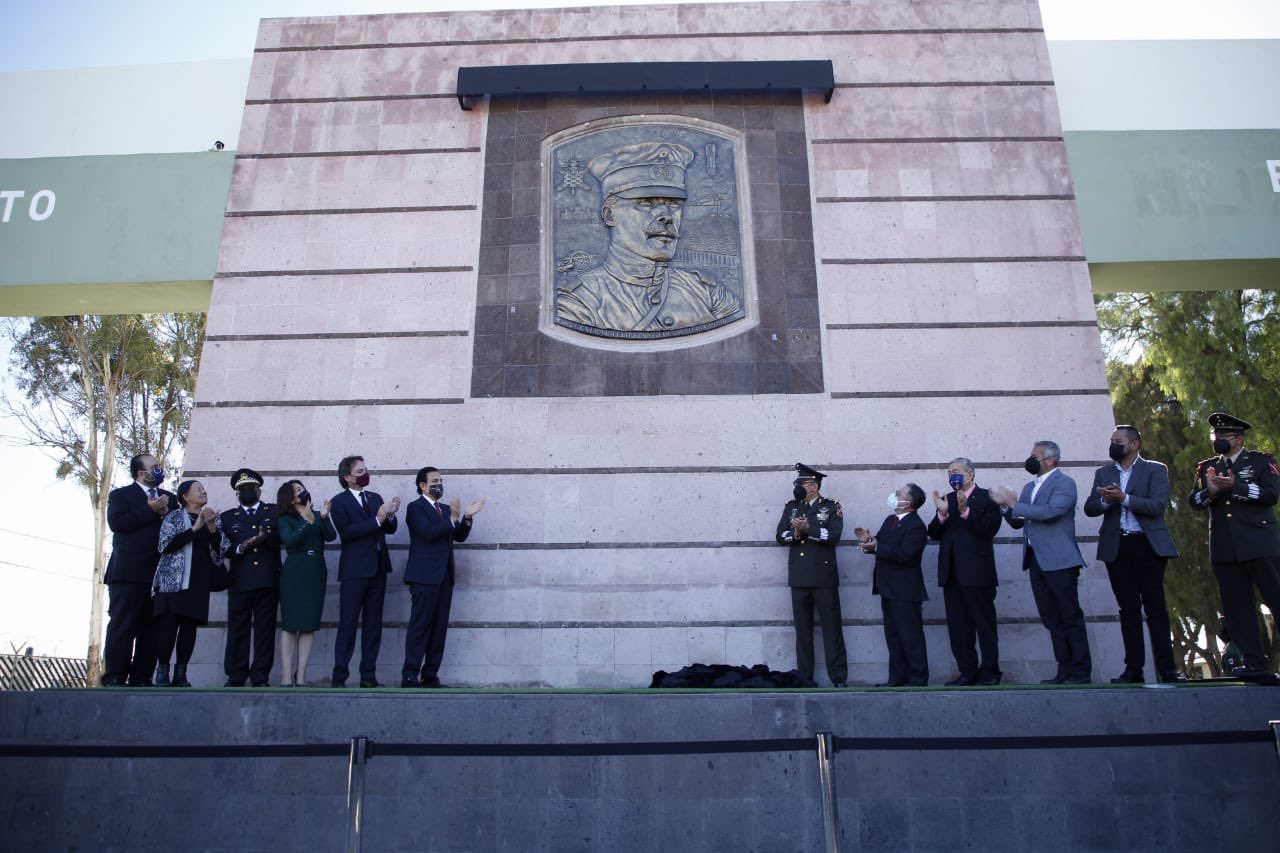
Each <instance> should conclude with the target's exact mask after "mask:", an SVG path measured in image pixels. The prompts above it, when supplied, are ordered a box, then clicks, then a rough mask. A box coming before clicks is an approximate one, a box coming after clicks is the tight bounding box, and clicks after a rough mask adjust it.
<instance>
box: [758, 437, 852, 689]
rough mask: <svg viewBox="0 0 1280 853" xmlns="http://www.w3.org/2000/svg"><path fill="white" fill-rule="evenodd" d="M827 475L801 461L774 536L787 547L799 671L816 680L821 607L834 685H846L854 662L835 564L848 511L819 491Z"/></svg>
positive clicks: (805, 676)
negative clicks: (849, 651) (850, 657)
mask: <svg viewBox="0 0 1280 853" xmlns="http://www.w3.org/2000/svg"><path fill="white" fill-rule="evenodd" d="M826 476H827V475H826V474H823V473H821V472H819V471H815V470H813V469H812V468H810V467H809V466H808V465H804V464H802V463H800V462H797V463H796V478H795V480H793V481H792V484H791V485H792V496H793V498H794V499H793V500H790V501H787V505H786V506H784V507H783V508H782V518H781V519H779V520H778V530H777V534H776V536H775V538H776V539H777V542H778V544H779V545H786V546H787V547H788V554H787V585H788V586H790V587H791V613H792V618H793V619H794V620H795V625H796V671H797V672H799V673H800V675H801V676H803V677H804V678H805V679H807V680H809V681H813V669H814V659H813V612H814V610H817V611H818V624H820V625H821V626H822V650H823V654H824V655H825V656H826V659H827V660H826V662H827V676H828V677H829V678H830V679H831V684H832V686H833V687H844V686H845V683H846V682H847V681H848V680H849V662H848V655H847V654H846V652H845V648H844V626H843V624H842V621H843V620H842V618H841V616H840V574H839V570H838V568H837V566H836V545H838V544H839V543H840V534H841V533H842V532H843V531H844V511H843V510H841V509H840V502H839V501H833V500H830V499H828V498H824V497H823V496H822V495H821V494H820V491H819V490H820V489H821V486H822V479H823V478H824V477H826Z"/></svg>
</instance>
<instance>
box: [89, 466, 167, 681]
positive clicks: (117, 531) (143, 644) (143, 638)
mask: <svg viewBox="0 0 1280 853" xmlns="http://www.w3.org/2000/svg"><path fill="white" fill-rule="evenodd" d="M129 474H130V476H132V477H133V482H132V483H130V484H129V485H127V486H121V487H120V488H118V489H112V490H111V494H109V495H107V526H108V527H110V528H111V560H110V561H109V562H108V563H107V573H106V576H105V577H104V578H103V580H104V581H105V583H106V584H107V593H108V595H109V596H110V604H109V606H108V608H107V612H108V614H109V615H110V617H111V620H110V621H109V622H108V623H107V637H106V642H105V643H104V644H103V647H102V664H103V666H102V686H103V687H124V686H125V685H126V684H127V685H129V686H131V687H149V686H150V685H151V683H152V681H151V679H152V677H153V675H154V671H155V667H156V629H155V621H154V617H153V616H152V612H151V581H152V580H153V579H154V578H155V574H156V564H157V563H159V562H160V550H159V547H158V546H159V542H160V522H161V520H162V519H163V518H164V517H165V515H166V514H167V513H168V512H169V511H170V510H174V509H177V508H178V499H177V498H176V497H174V496H173V494H172V493H170V492H166V491H165V490H164V489H162V488H160V484H161V483H162V482H163V481H164V469H162V468H161V467H160V463H159V462H157V461H156V458H155V457H154V456H151V455H149V454H141V455H139V456H135V457H133V458H132V459H130V460H129Z"/></svg>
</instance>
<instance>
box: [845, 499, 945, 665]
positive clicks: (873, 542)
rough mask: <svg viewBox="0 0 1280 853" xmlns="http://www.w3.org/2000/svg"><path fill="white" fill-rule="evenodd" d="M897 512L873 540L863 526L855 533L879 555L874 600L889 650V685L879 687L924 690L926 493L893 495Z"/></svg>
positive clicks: (867, 550) (861, 544) (863, 545)
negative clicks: (877, 598) (923, 514)
mask: <svg viewBox="0 0 1280 853" xmlns="http://www.w3.org/2000/svg"><path fill="white" fill-rule="evenodd" d="M889 502H890V503H891V504H892V506H891V507H890V509H892V510H893V512H891V513H890V514H889V515H888V516H886V517H885V520H884V523H883V524H881V525H880V530H879V532H877V533H876V535H875V536H872V535H871V532H870V531H869V530H866V529H865V528H862V527H859V528H856V529H855V530H854V531H853V532H854V534H855V535H857V537H858V542H859V546H858V547H860V548H861V549H862V550H863V551H864V552H865V553H867V554H875V555H876V566H875V573H874V575H873V579H872V582H871V593H872V595H878V596H880V611H881V613H882V614H883V616H884V641H885V645H887V646H888V647H889V680H888V682H886V683H885V684H882V685H880V686H881V687H902V686H904V685H905V686H909V687H924V686H925V685H927V684H928V683H929V652H928V649H927V648H926V646H925V642H924V614H923V607H924V605H923V602H925V601H928V600H929V593H928V592H927V591H926V590H925V588H924V570H923V569H922V568H921V564H920V558H921V557H923V556H924V546H925V545H927V544H928V543H929V532H928V530H926V529H925V526H924V522H923V521H921V520H920V516H919V515H918V514H917V513H916V510H918V509H919V508H920V507H921V506H923V505H924V489H922V488H920V487H919V486H917V485H916V484H915V483H907V484H906V485H905V486H902V487H901V488H899V489H898V490H897V491H896V492H894V493H893V494H892V495H890V496H889Z"/></svg>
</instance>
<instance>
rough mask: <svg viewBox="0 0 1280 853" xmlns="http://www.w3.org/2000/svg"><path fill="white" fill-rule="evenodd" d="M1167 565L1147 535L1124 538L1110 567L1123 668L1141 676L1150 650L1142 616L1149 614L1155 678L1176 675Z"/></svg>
mask: <svg viewBox="0 0 1280 853" xmlns="http://www.w3.org/2000/svg"><path fill="white" fill-rule="evenodd" d="M1166 562H1168V561H1167V560H1166V559H1165V558H1164V557H1161V556H1160V555H1158V554H1157V553H1156V552H1155V551H1153V550H1152V549H1151V543H1150V542H1149V541H1148V540H1147V536H1146V534H1145V533H1130V534H1121V536H1120V550H1119V552H1118V553H1117V554H1116V559H1115V560H1114V561H1113V562H1110V563H1107V577H1108V578H1110V579H1111V591H1112V592H1114V593H1115V595H1116V604H1118V605H1120V637H1121V639H1122V640H1124V668H1125V670H1127V671H1131V672H1142V669H1143V667H1144V666H1146V662H1147V650H1146V646H1145V645H1144V644H1143V639H1142V612H1143V611H1144V610H1145V611H1146V613H1147V632H1148V633H1149V634H1150V635H1151V657H1152V658H1154V661H1153V662H1154V663H1155V665H1156V674H1157V675H1163V674H1165V673H1168V672H1174V671H1176V669H1177V667H1175V666H1174V663H1173V640H1172V639H1171V637H1170V631H1169V609H1168V606H1167V605H1166V604H1165V600H1164V567H1165V563H1166Z"/></svg>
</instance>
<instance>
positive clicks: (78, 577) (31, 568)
mask: <svg viewBox="0 0 1280 853" xmlns="http://www.w3.org/2000/svg"><path fill="white" fill-rule="evenodd" d="M0 566H13V567H14V569H26V570H28V571H38V573H40V574H42V575H55V576H58V578H70V579H72V580H84V581H92V580H93V578H92V576H90V578H82V576H81V575H68V574H67V573H65V571H50V570H49V569H40V567H38V566H28V565H26V564H22V562H10V561H8V560H0Z"/></svg>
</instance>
